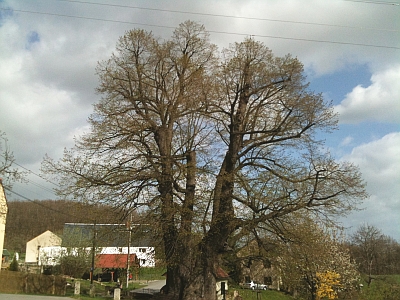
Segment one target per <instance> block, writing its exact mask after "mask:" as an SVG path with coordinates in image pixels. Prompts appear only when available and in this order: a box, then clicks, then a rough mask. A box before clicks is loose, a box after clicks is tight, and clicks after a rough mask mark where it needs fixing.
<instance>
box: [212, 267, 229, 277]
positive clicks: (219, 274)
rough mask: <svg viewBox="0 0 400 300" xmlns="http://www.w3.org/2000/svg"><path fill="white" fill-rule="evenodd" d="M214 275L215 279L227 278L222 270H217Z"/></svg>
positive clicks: (226, 274)
mask: <svg viewBox="0 0 400 300" xmlns="http://www.w3.org/2000/svg"><path fill="white" fill-rule="evenodd" d="M215 275H216V277H217V279H226V278H228V277H229V275H228V273H226V272H225V271H224V270H223V269H222V268H217V271H216V272H215Z"/></svg>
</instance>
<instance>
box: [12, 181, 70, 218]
mask: <svg viewBox="0 0 400 300" xmlns="http://www.w3.org/2000/svg"><path fill="white" fill-rule="evenodd" d="M4 189H6V190H7V191H9V192H10V193H13V194H14V195H17V196H18V197H21V198H22V199H24V200H26V201H29V202H32V203H35V204H37V205H39V206H41V207H43V208H45V209H48V210H52V211H54V212H57V213H59V214H62V215H66V216H69V217H75V216H74V215H71V214H69V213H67V212H65V211H60V210H57V209H54V208H51V207H48V206H46V205H44V204H43V203H41V202H40V201H35V200H32V199H30V198H28V197H25V196H23V195H21V194H19V193H17V192H14V191H13V190H12V189H10V188H8V187H4Z"/></svg>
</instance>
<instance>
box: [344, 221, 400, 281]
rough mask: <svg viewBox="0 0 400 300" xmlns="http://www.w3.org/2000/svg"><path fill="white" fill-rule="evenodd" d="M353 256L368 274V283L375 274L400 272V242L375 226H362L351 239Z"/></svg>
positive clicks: (364, 272) (360, 268) (360, 269)
mask: <svg viewBox="0 0 400 300" xmlns="http://www.w3.org/2000/svg"><path fill="white" fill-rule="evenodd" d="M349 244H350V251H351V255H352V257H353V258H354V259H355V261H356V262H357V264H358V266H359V271H360V272H361V273H363V274H366V275H368V279H367V282H368V284H370V283H371V281H372V280H373V279H374V276H375V275H393V274H400V244H399V242H398V241H396V240H395V239H393V238H392V237H390V236H387V235H385V234H383V232H382V231H381V230H379V229H378V228H376V227H375V226H371V225H368V224H365V225H362V226H360V227H359V228H358V229H357V231H356V232H355V233H354V234H353V235H352V236H351V239H350V241H349Z"/></svg>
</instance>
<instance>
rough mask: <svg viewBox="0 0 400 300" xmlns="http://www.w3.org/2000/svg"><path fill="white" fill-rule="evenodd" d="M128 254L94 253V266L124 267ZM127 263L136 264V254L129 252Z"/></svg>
mask: <svg viewBox="0 0 400 300" xmlns="http://www.w3.org/2000/svg"><path fill="white" fill-rule="evenodd" d="M127 257H128V254H99V255H96V261H95V267H96V268H110V269H112V268H114V269H116V268H121V269H126V263H127ZM129 258H130V259H129V264H130V265H131V266H132V265H134V264H136V255H135V254H129Z"/></svg>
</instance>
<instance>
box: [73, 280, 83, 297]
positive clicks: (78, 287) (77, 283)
mask: <svg viewBox="0 0 400 300" xmlns="http://www.w3.org/2000/svg"><path fill="white" fill-rule="evenodd" d="M74 286H75V290H74V295H80V293H81V282H80V281H75V285H74Z"/></svg>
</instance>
